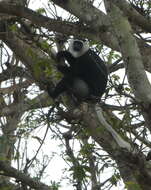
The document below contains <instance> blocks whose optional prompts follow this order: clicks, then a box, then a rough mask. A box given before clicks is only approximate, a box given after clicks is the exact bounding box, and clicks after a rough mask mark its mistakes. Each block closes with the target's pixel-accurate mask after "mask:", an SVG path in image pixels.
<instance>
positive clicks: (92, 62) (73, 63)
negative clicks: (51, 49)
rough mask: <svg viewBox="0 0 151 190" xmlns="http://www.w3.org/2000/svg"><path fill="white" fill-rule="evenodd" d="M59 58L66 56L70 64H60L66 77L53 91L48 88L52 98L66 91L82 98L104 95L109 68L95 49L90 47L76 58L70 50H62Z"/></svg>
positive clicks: (58, 55)
mask: <svg viewBox="0 0 151 190" xmlns="http://www.w3.org/2000/svg"><path fill="white" fill-rule="evenodd" d="M80 46H81V44H80ZM76 51H77V52H78V51H80V50H76ZM57 58H58V60H60V59H61V58H64V59H65V60H66V61H67V62H68V64H69V66H67V65H66V66H62V65H59V66H58V70H59V71H60V72H62V73H63V74H64V77H63V78H62V80H61V81H60V82H59V83H58V84H57V86H56V88H55V89H54V91H53V92H51V91H50V89H49V88H48V93H49V95H50V96H51V97H52V98H56V97H58V96H59V95H60V94H61V93H63V92H65V91H70V92H72V93H73V94H74V95H75V96H76V97H77V98H81V99H91V97H94V96H95V97H101V96H102V95H103V93H104V91H105V88H106V84H107V78H108V74H107V68H106V65H105V64H104V62H103V61H102V59H101V58H100V57H99V56H98V55H97V54H96V53H95V52H94V51H92V50H91V49H88V50H87V51H86V52H85V53H84V54H83V55H81V56H80V57H76V58H75V57H74V56H73V55H72V54H71V53H70V52H69V51H60V52H59V53H58V54H57ZM80 81H83V83H82V82H81V83H80ZM77 89H78V91H77ZM80 92H81V94H80Z"/></svg>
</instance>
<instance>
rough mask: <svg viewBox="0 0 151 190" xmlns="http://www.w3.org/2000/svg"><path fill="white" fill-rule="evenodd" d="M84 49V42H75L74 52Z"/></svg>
mask: <svg viewBox="0 0 151 190" xmlns="http://www.w3.org/2000/svg"><path fill="white" fill-rule="evenodd" d="M82 48H83V42H82V41H79V40H75V41H74V42H73V50H74V51H77V52H79V51H82Z"/></svg>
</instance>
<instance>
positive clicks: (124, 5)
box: [112, 0, 151, 32]
mask: <svg viewBox="0 0 151 190" xmlns="http://www.w3.org/2000/svg"><path fill="white" fill-rule="evenodd" d="M112 2H113V3H114V4H115V5H116V6H118V7H119V8H120V9H121V10H122V11H123V12H124V13H125V14H126V16H127V17H128V19H129V20H130V21H132V22H133V23H135V24H137V25H138V26H140V27H141V28H142V29H143V30H145V31H146V32H151V20H149V19H146V18H145V17H143V16H142V15H141V14H140V13H139V12H137V11H136V9H134V8H133V7H132V5H130V4H129V3H128V2H127V1H125V0H112Z"/></svg>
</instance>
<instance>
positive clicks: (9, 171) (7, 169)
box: [0, 161, 51, 190]
mask: <svg viewBox="0 0 151 190" xmlns="http://www.w3.org/2000/svg"><path fill="white" fill-rule="evenodd" d="M0 170H1V171H3V172H4V175H6V176H9V177H13V178H15V179H17V180H18V181H20V182H22V183H24V184H26V185H28V186H30V187H31V188H34V189H37V190H51V187H49V186H47V185H45V184H43V183H40V182H39V181H36V180H34V179H32V178H31V177H29V176H27V175H25V174H24V173H22V172H20V171H18V170H16V169H15V168H13V167H11V166H9V165H8V164H7V163H5V162H4V161H0Z"/></svg>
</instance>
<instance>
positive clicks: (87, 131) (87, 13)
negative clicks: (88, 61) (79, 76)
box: [0, 0, 151, 190]
mask: <svg viewBox="0 0 151 190" xmlns="http://www.w3.org/2000/svg"><path fill="white" fill-rule="evenodd" d="M37 3H38V2H37ZM103 4H104V6H105V10H106V12H105V13H104V12H102V10H101V8H100V7H102V6H103ZM29 5H30V2H28V1H24V0H20V1H15V0H7V1H1V2H0V14H1V18H0V39H1V43H0V44H1V45H0V51H1V52H0V56H1V63H0V66H1V72H0V82H1V88H0V108H1V112H0V127H1V136H0V169H1V176H0V188H1V189H14V190H17V189H20V190H25V189H40V190H43V189H44V190H47V189H58V188H59V184H58V183H56V182H53V181H52V183H50V184H49V185H46V184H44V183H42V182H40V180H41V178H42V176H43V174H44V170H45V168H46V167H47V165H48V162H49V159H46V160H47V161H44V158H41V160H40V161H41V162H40V163H41V167H40V169H39V173H36V174H35V173H34V172H33V170H34V168H35V167H36V164H38V160H37V155H38V153H39V152H40V151H41V147H42V145H43V143H44V142H45V137H46V135H47V132H48V130H50V131H51V135H52V136H53V138H54V140H55V138H58V139H60V142H61V143H62V146H63V147H64V148H63V150H64V152H63V156H64V159H65V161H66V162H67V163H68V164H69V168H68V170H69V173H70V182H71V184H72V185H73V188H74V189H77V190H82V189H90V188H91V189H92V190H97V189H110V188H111V187H112V186H114V187H115V186H116V185H117V184H118V181H120V180H121V179H122V180H123V182H124V184H125V188H126V189H128V190H135V189H137V190H150V185H151V173H150V168H151V163H150V152H149V151H150V147H151V142H150V139H149V137H150V132H151V84H150V82H149V76H150V72H151V55H150V51H151V46H150V37H151V36H150V34H151V18H150V17H151V15H150V14H151V2H150V1H149V0H140V1H137V0H129V1H126V0H112V1H110V0H104V1H101V2H100V1H99V2H97V1H86V0H76V1H73V0H65V1H61V0H60V1H58V0H51V1H48V4H47V8H46V7H42V8H39V9H38V10H34V9H31V8H29V7H30V6H29ZM60 8H61V9H60ZM62 9H63V10H64V11H65V12H64V14H63V16H60V15H58V12H57V11H58V10H59V11H60V10H61V11H62ZM67 13H68V14H67ZM71 36H76V37H82V38H87V39H88V40H89V41H90V44H91V45H92V48H94V49H95V50H97V51H98V52H99V53H100V56H102V57H103V59H104V60H105V61H106V63H107V66H108V70H109V81H108V87H107V89H106V92H105V94H104V96H103V97H102V99H101V101H100V103H98V104H97V105H96V104H94V103H82V104H81V105H80V106H78V107H77V106H75V104H74V102H73V98H72V97H70V96H68V95H67V94H64V95H62V96H61V97H60V98H59V99H58V100H57V102H54V101H53V100H52V99H51V98H50V97H49V96H48V94H47V91H46V87H45V83H46V82H49V83H50V86H52V88H53V87H54V84H55V83H56V81H58V80H59V79H60V77H61V74H60V73H59V72H58V71H57V69H56V65H57V64H58V63H57V60H56V59H55V55H56V51H55V48H54V47H56V48H57V49H58V50H60V49H62V48H64V43H65V42H66V41H67V39H69V38H70V37H71ZM32 92H33V93H34V94H32ZM40 126H43V127H44V126H46V128H47V129H46V133H45V135H44V138H42V137H41V136H34V135H32V138H33V139H36V140H37V142H39V143H40V146H39V148H38V149H37V150H36V154H35V155H34V156H33V157H32V158H31V157H30V156H29V155H27V154H26V155H25V154H22V152H23V153H25V152H26V149H27V148H28V147H26V148H25V150H24V151H22V147H21V146H20V142H21V140H22V139H25V138H26V140H28V137H30V135H31V134H33V132H34V131H35V130H37V129H38V128H39V127H40ZM72 142H76V143H75V146H71V143H72ZM148 152H149V154H148V156H147V157H146V155H147V153H148ZM14 160H15V162H17V163H18V165H17V166H18V167H16V168H15V166H14V165H13V163H14ZM20 160H22V162H20ZM42 160H43V161H42ZM20 163H22V164H20ZM109 167H111V168H113V169H114V170H113V172H112V174H111V175H110V176H109V177H108V178H106V179H104V180H101V177H102V176H103V172H104V171H105V170H106V169H107V168H109ZM29 174H32V175H31V176H30V175H29ZM12 178H13V179H15V182H13V181H12V180H11V179H12Z"/></svg>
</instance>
